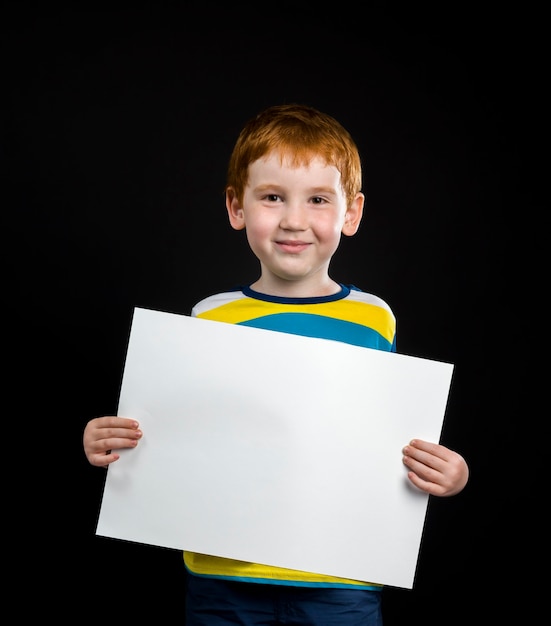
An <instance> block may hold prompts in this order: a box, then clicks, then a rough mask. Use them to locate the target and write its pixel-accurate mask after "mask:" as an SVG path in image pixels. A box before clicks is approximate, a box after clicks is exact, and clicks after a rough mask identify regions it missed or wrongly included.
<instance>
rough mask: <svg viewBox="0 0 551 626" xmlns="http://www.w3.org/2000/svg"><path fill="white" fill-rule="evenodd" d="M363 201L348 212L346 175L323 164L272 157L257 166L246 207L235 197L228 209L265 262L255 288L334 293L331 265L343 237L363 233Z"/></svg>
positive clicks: (252, 172)
mask: <svg viewBox="0 0 551 626" xmlns="http://www.w3.org/2000/svg"><path fill="white" fill-rule="evenodd" d="M363 201H364V197H363V194H361V193H359V194H358V196H357V198H356V199H355V201H354V202H353V203H352V206H350V207H347V204H346V197H345V195H344V192H343V190H342V187H341V175H340V172H339V171H338V169H337V168H336V167H334V166H332V165H326V164H325V163H324V162H323V160H321V159H318V158H314V159H313V160H312V161H311V162H310V163H309V165H308V166H299V167H293V166H291V165H290V164H289V162H288V161H287V160H285V159H284V160H283V162H281V160H280V156H279V154H269V155H267V156H266V157H263V158H261V159H258V160H257V161H255V162H253V163H251V165H250V166H249V179H248V183H247V186H246V187H245V191H244V194H243V203H240V202H239V201H238V200H237V198H235V197H234V194H233V193H231V191H230V192H228V194H227V197H226V205H227V208H228V215H229V218H230V223H231V225H232V226H233V227H234V228H236V229H242V228H246V231H247V239H248V242H249V245H250V247H251V249H252V251H253V252H254V254H255V255H256V256H257V257H258V259H259V260H260V264H261V268H262V275H261V278H260V280H259V281H258V282H257V283H256V284H255V287H256V288H257V289H259V290H265V291H266V292H272V293H279V292H282V293H286V290H292V292H293V294H294V295H305V296H308V295H324V294H325V293H334V292H335V283H334V282H333V281H332V280H331V279H330V278H329V274H328V272H329V263H330V261H331V257H332V256H333V254H334V253H335V251H336V250H337V247H338V245H339V242H340V238H341V234H345V235H353V234H354V233H355V232H356V231H357V229H358V226H359V223H360V219H361V216H362V210H363ZM297 290H298V291H297Z"/></svg>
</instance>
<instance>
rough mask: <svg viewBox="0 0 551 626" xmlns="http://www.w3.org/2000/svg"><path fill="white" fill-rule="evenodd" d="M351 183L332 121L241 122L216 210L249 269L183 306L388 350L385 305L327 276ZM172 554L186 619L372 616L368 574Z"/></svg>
mask: <svg viewBox="0 0 551 626" xmlns="http://www.w3.org/2000/svg"><path fill="white" fill-rule="evenodd" d="M361 183H362V171H361V164H360V157H359V154H358V150H357V147H356V145H355V143H354V141H353V140H352V138H351V136H350V134H349V133H348V132H347V131H346V130H345V129H344V128H343V127H342V126H341V125H340V124H339V123H338V122H337V121H336V120H335V119H333V118H332V117H330V116H328V115H326V114H323V113H321V112H319V111H317V110H315V109H313V108H311V107H308V106H302V105H293V104H290V105H281V106H274V107H270V108H268V109H266V110H265V111H263V112H261V113H260V114H259V115H257V116H256V117H255V118H253V119H251V120H250V121H249V122H248V123H247V124H246V125H245V126H244V128H243V130H242V131H241V133H240V135H239V137H238V139H237V142H236V144H235V147H234V150H233V152H232V155H231V157H230V162H229V167H228V173H227V183H226V208H227V212H228V217H229V221H230V224H231V226H232V227H233V228H234V229H236V230H242V229H245V231H246V236H247V240H248V243H249V245H250V247H251V249H252V251H253V253H254V254H255V255H256V257H257V258H258V260H259V262H260V276H259V278H258V280H257V281H256V282H254V283H253V284H251V285H247V286H245V287H242V288H239V289H237V290H233V291H228V292H226V293H220V294H217V295H213V296H210V297H207V298H205V299H204V300H202V301H201V302H199V303H197V304H196V305H195V306H194V307H193V309H192V312H191V314H192V315H193V316H197V317H203V318H206V319H211V320H218V321H223V322H228V323H238V324H244V325H247V326H254V327H257V328H265V329H270V330H275V331H280V332H289V333H294V334H299V335H308V336H312V337H319V338H327V339H334V340H339V341H344V342H347V343H351V344H354V345H359V346H365V347H369V348H376V349H379V350H386V351H390V352H395V351H396V334H395V331H396V321H395V318H394V315H393V313H392V311H391V309H390V307H389V306H388V305H387V304H386V303H385V302H384V301H383V300H381V299H380V298H379V297H377V296H374V295H371V294H369V293H365V292H363V291H360V290H359V289H357V288H356V287H354V286H346V285H343V284H340V283H338V282H335V281H334V280H333V279H332V278H331V276H330V273H329V266H330V262H331V259H332V257H333V254H334V253H335V252H336V250H337V248H338V245H339V242H340V238H341V236H342V235H345V236H352V235H354V234H355V233H356V231H357V230H358V227H359V225H360V221H361V218H362V213H363V206H364V195H363V193H362V192H361ZM141 436H142V433H141V431H140V430H139V425H138V423H137V422H136V421H135V420H132V419H126V418H122V417H115V416H108V417H101V418H96V419H93V420H91V421H90V422H89V423H88V424H87V426H86V428H85V430H84V435H83V444H84V451H85V453H86V457H87V459H88V461H89V462H90V463H91V464H92V465H97V466H107V465H109V464H110V463H112V462H114V461H116V460H117V459H118V458H119V455H118V454H117V452H116V450H117V449H120V448H130V447H135V446H136V445H137V444H138V441H139V439H140V438H141ZM402 453H403V463H404V464H405V466H406V467H407V469H408V477H409V479H410V480H411V482H412V483H413V484H414V485H415V486H416V487H418V488H419V489H422V490H423V491H425V492H426V493H429V494H432V495H435V496H451V495H454V494H457V493H459V492H460V491H461V490H462V489H463V488H464V487H465V485H466V483H467V480H468V474H469V470H468V467H467V464H466V462H465V460H464V459H463V458H462V457H461V456H460V455H459V454H457V453H456V452H453V451H451V450H449V449H448V448H446V447H444V446H442V445H439V444H434V443H429V442H425V441H421V440H412V441H411V442H410V443H408V444H407V445H406V446H405V447H404V449H403V451H402ZM360 497H361V496H360ZM320 549H323V546H320ZM184 562H185V566H186V569H187V572H188V576H187V596H186V624H187V626H200V625H201V626H202V625H208V626H215V625H218V624H250V625H258V624H301V625H305V624H314V625H318V626H319V625H324V624H327V625H330V624H335V625H338V626H346V625H355V624H358V625H359V624H362V625H363V626H375V625H377V626H380V624H382V612H381V590H382V587H381V585H378V584H376V583H375V582H365V581H355V580H346V579H339V578H335V577H332V576H324V575H321V574H311V573H308V572H299V571H295V570H287V569H282V568H276V567H269V566H264V565H259V564H254V563H245V562H241V561H234V560H231V559H225V558H220V557H211V556H207V555H202V554H195V553H189V552H184Z"/></svg>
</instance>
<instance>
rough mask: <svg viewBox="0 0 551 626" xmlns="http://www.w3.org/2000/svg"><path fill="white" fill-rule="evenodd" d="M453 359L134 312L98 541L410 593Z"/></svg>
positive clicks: (172, 316) (178, 316)
mask: <svg viewBox="0 0 551 626" xmlns="http://www.w3.org/2000/svg"><path fill="white" fill-rule="evenodd" d="M452 372H453V365H451V364H449V363H442V362H438V361H431V360H427V359H421V358H417V357H411V356H405V355H400V354H395V353H388V352H382V351H378V350H372V349H368V348H361V347H357V346H352V345H348V344H344V343H340V342H336V341H330V340H324V339H313V338H310V337H302V336H297V335H291V334H287V333H280V332H275V331H266V330H259V329H255V328H249V327H244V326H238V325H233V324H226V323H221V322H213V321H209V320H202V319H197V318H192V317H189V316H185V315H177V314H173V313H165V312H161V311H153V310H149V309H142V308H136V309H135V311H134V317H133V322H132V328H131V333H130V339H129V345H128V352H127V357H126V363H125V368H124V374H123V380H122V387H121V393H120V400H119V410H118V414H119V415H121V416H124V417H132V418H135V419H137V420H138V421H139V422H140V427H141V428H142V430H143V432H144V436H143V439H142V440H141V441H140V443H139V445H138V447H137V448H136V449H131V450H123V451H121V458H120V459H119V460H118V461H117V462H116V463H113V464H112V465H111V466H110V467H109V469H108V474H107V479H106V483H105V490H104V494H103V500H102V505H101V510H100V515H99V521H98V526H97V530H96V533H97V534H98V535H101V536H105V537H111V538H117V539H123V540H128V541H133V542H138V543H144V544H150V545H157V546H162V547H167V548H177V549H183V550H189V551H192V552H201V553H204V554H212V555H216V556H224V557H229V558H233V559H239V560H244V561H252V562H256V563H266V564H270V565H277V566H281V567H286V568H291V569H299V570H305V571H310V572H317V573H323V574H330V575H335V576H342V577H345V578H353V579H358V580H365V581H370V582H377V583H381V584H385V585H391V586H396V587H403V588H412V587H413V581H414V576H415V570H416V565H417V559H418V553H419V548H420V544H421V537H422V532H423V525H424V520H425V515H426V508H427V503H428V496H427V495H426V494H424V493H422V492H420V491H419V490H417V489H415V488H414V487H413V486H411V484H410V483H409V481H408V480H407V476H406V468H405V467H404V466H403V464H402V460H401V459H402V452H401V450H402V448H403V446H404V445H405V444H407V443H408V441H410V440H411V439H412V438H414V437H415V438H421V439H425V440H428V441H434V442H438V441H439V439H440V433H441V428H442V424H443V418H444V414H445V409H446V404H447V400H448V394H449V389H450V385H451V377H452Z"/></svg>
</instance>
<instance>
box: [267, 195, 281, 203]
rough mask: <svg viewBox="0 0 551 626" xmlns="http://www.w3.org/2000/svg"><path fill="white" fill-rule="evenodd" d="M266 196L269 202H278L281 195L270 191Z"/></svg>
mask: <svg viewBox="0 0 551 626" xmlns="http://www.w3.org/2000/svg"><path fill="white" fill-rule="evenodd" d="M265 197H266V200H268V202H277V201H278V200H279V196H278V195H277V194H276V193H268V194H266V196H265Z"/></svg>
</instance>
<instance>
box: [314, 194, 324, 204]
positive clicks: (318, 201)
mask: <svg viewBox="0 0 551 626" xmlns="http://www.w3.org/2000/svg"><path fill="white" fill-rule="evenodd" d="M311 202H312V204H323V203H324V202H325V199H324V198H322V197H321V196H314V197H313V198H312V199H311Z"/></svg>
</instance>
